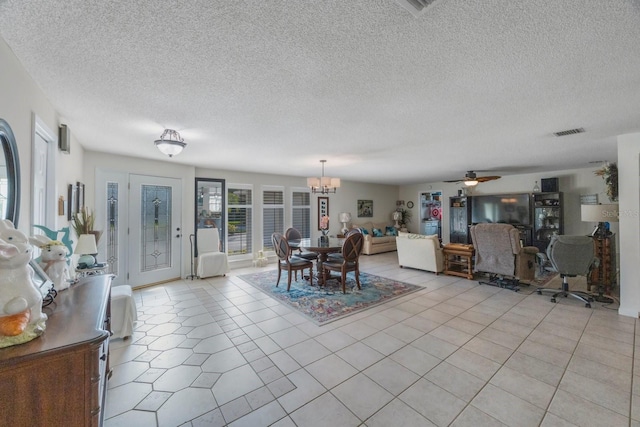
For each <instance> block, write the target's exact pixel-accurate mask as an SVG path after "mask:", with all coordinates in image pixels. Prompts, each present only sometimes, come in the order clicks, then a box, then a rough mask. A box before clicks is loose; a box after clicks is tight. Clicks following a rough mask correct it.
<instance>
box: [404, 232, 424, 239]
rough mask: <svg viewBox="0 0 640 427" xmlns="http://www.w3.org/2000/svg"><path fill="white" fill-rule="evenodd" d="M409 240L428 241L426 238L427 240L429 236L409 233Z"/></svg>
mask: <svg viewBox="0 0 640 427" xmlns="http://www.w3.org/2000/svg"><path fill="white" fill-rule="evenodd" d="M407 238H409V239H426V238H427V236H424V235H422V234H416V233H409V234H408V235H407Z"/></svg>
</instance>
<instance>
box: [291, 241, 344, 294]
mask: <svg viewBox="0 0 640 427" xmlns="http://www.w3.org/2000/svg"><path fill="white" fill-rule="evenodd" d="M343 242H344V239H339V238H337V237H328V238H325V239H323V238H317V239H309V238H307V239H300V240H291V241H289V245H290V246H292V247H295V248H301V249H305V250H307V251H310V252H315V253H317V254H318V261H317V262H316V270H317V272H318V273H317V274H318V284H319V285H321V286H323V285H324V284H325V283H326V276H325V274H324V269H323V268H322V264H323V263H324V262H325V261H326V260H327V257H328V255H329V254H330V253H336V252H340V251H342V243H343Z"/></svg>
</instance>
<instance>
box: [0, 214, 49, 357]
mask: <svg viewBox="0 0 640 427" xmlns="http://www.w3.org/2000/svg"><path fill="white" fill-rule="evenodd" d="M31 254H32V247H31V245H30V244H29V240H28V239H27V236H26V235H25V234H24V233H22V232H21V231H19V230H16V229H15V227H14V226H13V223H12V222H11V221H9V220H1V221H0V348H2V347H8V346H11V345H16V344H22V343H25V342H27V341H31V340H32V339H34V338H36V337H38V336H40V335H42V333H43V332H44V330H45V327H46V326H45V321H46V320H47V315H46V314H44V313H43V312H42V294H41V293H40V291H39V290H38V288H37V287H36V285H35V284H34V282H33V269H31V267H29V261H30V260H31Z"/></svg>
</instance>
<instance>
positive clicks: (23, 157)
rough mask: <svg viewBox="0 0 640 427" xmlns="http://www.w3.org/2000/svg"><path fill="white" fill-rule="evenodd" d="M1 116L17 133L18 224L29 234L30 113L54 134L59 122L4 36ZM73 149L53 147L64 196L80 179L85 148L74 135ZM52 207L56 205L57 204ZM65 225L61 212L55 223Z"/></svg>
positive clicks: (0, 61) (1, 41) (59, 189)
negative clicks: (62, 151)
mask: <svg viewBox="0 0 640 427" xmlns="http://www.w3.org/2000/svg"><path fill="white" fill-rule="evenodd" d="M0 64H1V70H2V71H1V72H0V93H1V94H2V101H1V102H0V117H1V118H3V119H4V120H6V121H7V122H8V123H9V126H11V129H12V130H13V133H14V135H15V137H16V143H17V146H18V155H19V158H20V179H21V194H20V216H19V220H18V228H19V229H20V230H22V231H23V232H25V233H26V234H28V235H30V234H33V229H32V227H31V226H32V224H31V223H30V222H31V214H30V213H31V151H32V150H31V147H32V144H33V142H32V141H33V134H34V127H33V121H34V120H33V115H34V114H35V115H37V116H38V117H39V118H40V120H42V122H43V123H44V124H45V125H46V126H47V127H48V128H49V129H50V130H51V131H52V132H53V133H54V134H55V135H57V129H58V126H59V124H60V123H61V122H64V121H61V118H60V117H59V113H58V112H57V111H56V110H55V109H54V107H53V105H52V104H51V103H50V102H49V100H48V99H47V98H46V97H45V96H44V93H43V92H42V91H41V90H40V88H39V87H38V85H36V84H35V83H34V81H33V80H32V79H31V77H30V76H29V75H28V74H27V73H26V72H25V70H24V68H23V67H22V65H21V64H20V63H19V62H18V60H17V58H16V57H15V55H14V54H13V52H11V50H10V49H9V47H8V46H7V44H6V43H5V41H4V39H2V38H0ZM70 127H71V129H73V124H70ZM71 144H72V149H71V154H70V155H64V154H62V153H61V152H60V151H59V150H57V149H56V150H54V151H55V161H56V162H57V168H56V169H57V176H56V182H55V184H54V185H55V187H56V194H57V195H58V196H64V199H65V200H66V199H67V187H66V185H67V184H68V183H72V182H77V181H82V168H81V167H80V165H81V164H82V159H83V152H84V150H83V149H82V147H81V146H80V144H79V143H78V142H77V141H76V140H75V138H74V137H73V132H72V139H71ZM51 209H57V198H56V204H55V205H54V206H51ZM66 225H68V221H67V220H66V217H64V216H57V217H56V227H57V228H58V229H59V228H61V227H64V226H66Z"/></svg>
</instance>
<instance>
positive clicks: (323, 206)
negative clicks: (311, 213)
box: [318, 197, 329, 230]
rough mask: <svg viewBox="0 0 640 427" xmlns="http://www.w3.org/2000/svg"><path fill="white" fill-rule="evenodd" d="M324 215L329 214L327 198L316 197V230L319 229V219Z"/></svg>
mask: <svg viewBox="0 0 640 427" xmlns="http://www.w3.org/2000/svg"><path fill="white" fill-rule="evenodd" d="M325 215H326V216H329V198H328V197H318V230H321V228H320V219H321V218H322V217H323V216H325Z"/></svg>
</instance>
